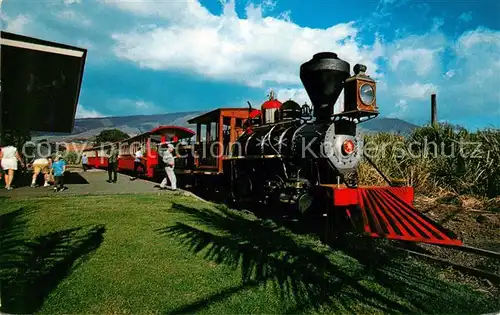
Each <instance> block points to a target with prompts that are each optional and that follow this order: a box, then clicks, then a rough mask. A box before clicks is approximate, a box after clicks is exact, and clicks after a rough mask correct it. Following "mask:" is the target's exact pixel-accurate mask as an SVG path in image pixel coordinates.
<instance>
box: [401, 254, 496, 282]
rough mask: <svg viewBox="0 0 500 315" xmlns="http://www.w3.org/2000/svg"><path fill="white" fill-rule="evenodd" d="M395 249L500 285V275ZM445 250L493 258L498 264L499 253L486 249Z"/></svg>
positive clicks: (426, 255)
mask: <svg viewBox="0 0 500 315" xmlns="http://www.w3.org/2000/svg"><path fill="white" fill-rule="evenodd" d="M426 245H430V244H426ZM430 246H439V245H430ZM440 247H443V246H440ZM396 248H397V250H400V251H404V252H406V253H408V254H410V255H413V256H417V257H421V258H424V259H426V260H428V261H430V262H434V263H438V264H441V265H444V266H451V267H453V268H454V269H456V270H460V271H461V272H464V273H467V274H469V275H473V276H476V277H479V278H484V279H488V280H489V281H491V282H492V283H495V284H500V274H496V273H492V272H489V271H486V270H481V269H477V268H474V267H469V266H465V265H461V264H458V263H456V262H453V261H450V260H447V259H443V258H440V257H438V256H437V255H429V254H427V253H422V252H419V251H416V250H412V249H408V248H407V247H406V246H401V247H399V246H397V247H396ZM418 248H419V249H420V250H421V251H422V250H425V249H423V248H421V247H418ZM446 248H449V249H452V250H458V251H462V252H467V253H472V254H476V255H479V256H482V257H489V258H495V259H498V260H499V262H500V253H499V252H494V251H491V250H486V249H482V248H477V247H473V246H467V245H463V246H453V247H450V246H446Z"/></svg>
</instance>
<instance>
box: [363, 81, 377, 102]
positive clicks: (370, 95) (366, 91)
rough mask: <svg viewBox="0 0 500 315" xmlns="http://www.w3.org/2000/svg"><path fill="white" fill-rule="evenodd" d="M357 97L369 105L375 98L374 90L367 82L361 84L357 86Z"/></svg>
mask: <svg viewBox="0 0 500 315" xmlns="http://www.w3.org/2000/svg"><path fill="white" fill-rule="evenodd" d="M359 97H360V98H361V102H363V104H365V105H371V104H372V103H373V101H374V100H375V92H374V90H373V87H372V86H371V85H369V84H363V85H362V86H361V87H360V88H359Z"/></svg>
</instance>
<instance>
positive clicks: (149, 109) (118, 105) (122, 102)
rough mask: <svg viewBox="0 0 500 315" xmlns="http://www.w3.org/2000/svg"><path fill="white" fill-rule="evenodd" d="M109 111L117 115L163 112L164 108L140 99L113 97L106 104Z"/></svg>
mask: <svg viewBox="0 0 500 315" xmlns="http://www.w3.org/2000/svg"><path fill="white" fill-rule="evenodd" d="M106 107H107V109H108V110H109V111H112V112H113V113H116V114H119V115H152V114H160V113H165V110H164V109H162V108H161V107H159V106H157V105H156V104H154V103H152V102H148V101H145V100H142V99H137V100H134V99H115V100H110V101H108V103H107V104H106Z"/></svg>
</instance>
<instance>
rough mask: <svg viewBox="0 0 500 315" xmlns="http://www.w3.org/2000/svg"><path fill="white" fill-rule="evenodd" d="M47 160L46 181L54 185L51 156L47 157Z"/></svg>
mask: <svg viewBox="0 0 500 315" xmlns="http://www.w3.org/2000/svg"><path fill="white" fill-rule="evenodd" d="M48 160H49V171H48V172H47V182H48V183H49V184H51V185H54V183H55V179H54V168H53V166H52V164H53V163H54V159H53V158H52V157H49V158H48Z"/></svg>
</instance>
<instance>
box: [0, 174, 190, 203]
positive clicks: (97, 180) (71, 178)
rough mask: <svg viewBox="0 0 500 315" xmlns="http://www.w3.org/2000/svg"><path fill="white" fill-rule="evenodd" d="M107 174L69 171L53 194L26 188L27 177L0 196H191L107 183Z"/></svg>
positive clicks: (124, 180) (153, 186) (154, 186)
mask: <svg viewBox="0 0 500 315" xmlns="http://www.w3.org/2000/svg"><path fill="white" fill-rule="evenodd" d="M107 179H108V173H107V172H106V171H104V170H89V171H87V172H83V171H71V172H69V173H66V174H65V185H64V186H65V187H67V189H66V190H64V191H62V192H54V191H53V186H51V187H36V188H31V187H30V183H31V181H30V178H29V175H28V174H24V176H22V175H21V176H20V178H17V180H16V179H14V181H15V183H16V184H17V185H18V186H17V188H14V189H13V190H10V191H8V190H6V189H5V188H3V185H2V188H1V189H0V197H2V196H9V197H11V198H26V197H44V196H55V195H61V196H68V195H110V194H173V193H182V194H184V195H189V196H194V195H193V194H192V193H191V192H187V191H184V190H178V192H172V191H169V190H160V189H159V188H158V186H159V185H158V183H154V182H150V181H147V180H142V179H137V180H134V181H131V180H130V179H129V176H127V175H123V174H118V181H117V182H116V183H108V182H107V181H106V180H107ZM194 197H196V196H194Z"/></svg>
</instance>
